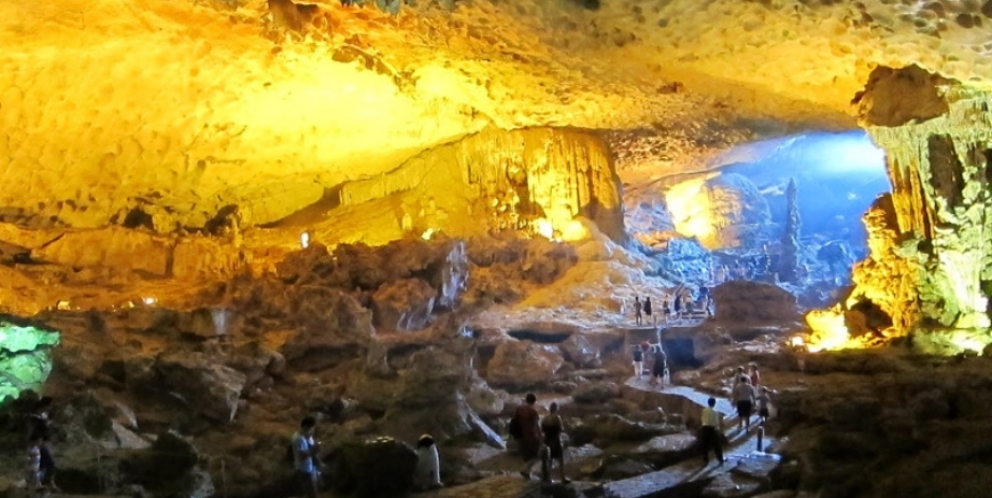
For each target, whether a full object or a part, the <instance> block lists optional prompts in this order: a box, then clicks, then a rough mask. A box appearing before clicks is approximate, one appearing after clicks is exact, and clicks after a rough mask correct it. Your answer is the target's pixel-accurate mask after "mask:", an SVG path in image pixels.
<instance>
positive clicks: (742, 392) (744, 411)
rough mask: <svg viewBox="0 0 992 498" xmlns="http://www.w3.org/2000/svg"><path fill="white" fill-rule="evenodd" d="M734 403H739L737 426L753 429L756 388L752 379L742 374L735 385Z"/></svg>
mask: <svg viewBox="0 0 992 498" xmlns="http://www.w3.org/2000/svg"><path fill="white" fill-rule="evenodd" d="M733 395H734V404H735V405H737V428H738V429H741V428H744V430H745V431H748V430H751V410H752V408H753V407H754V388H752V387H751V379H750V378H748V377H747V376H746V375H744V376H741V379H740V382H739V383H738V384H737V385H736V386H734V391H733Z"/></svg>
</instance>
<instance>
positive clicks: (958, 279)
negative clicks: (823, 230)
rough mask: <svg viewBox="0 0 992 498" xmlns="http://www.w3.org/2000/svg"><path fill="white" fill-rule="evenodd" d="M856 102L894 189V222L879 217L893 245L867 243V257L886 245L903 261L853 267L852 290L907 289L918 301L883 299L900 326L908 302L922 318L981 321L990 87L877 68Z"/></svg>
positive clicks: (976, 324)
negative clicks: (881, 267)
mask: <svg viewBox="0 0 992 498" xmlns="http://www.w3.org/2000/svg"><path fill="white" fill-rule="evenodd" d="M856 101H857V102H858V103H859V104H860V112H861V119H862V124H863V125H864V126H865V127H866V128H867V130H868V132H869V133H870V134H871V136H872V139H873V140H874V141H875V142H876V143H877V144H878V145H880V146H881V147H883V148H884V149H885V151H886V154H887V160H888V169H889V175H890V179H891V181H892V187H893V190H892V203H891V208H888V209H890V210H891V212H890V213H888V215H890V216H892V217H893V221H894V223H886V224H888V225H894V226H892V227H891V229H892V230H893V232H894V233H893V235H892V236H891V237H889V238H891V239H893V240H892V244H893V247H891V248H890V247H885V248H881V249H880V248H879V247H872V254H873V256H872V257H873V258H876V259H881V257H883V256H882V255H881V254H877V253H878V252H879V251H883V252H888V253H889V254H888V255H887V257H888V258H889V259H900V258H901V259H902V260H903V263H904V264H895V265H892V266H891V268H890V270H888V271H886V272H877V271H876V272H875V273H873V274H871V275H869V274H867V273H864V272H863V270H864V268H865V266H864V265H859V268H860V270H859V268H856V269H855V277H854V278H855V282H857V283H858V287H857V288H856V290H855V295H857V294H858V293H859V290H858V289H861V291H863V292H862V293H866V294H867V293H870V292H872V290H871V289H874V291H875V292H881V293H883V294H886V295H890V296H891V295H894V291H893V290H892V289H899V288H907V287H912V288H915V289H917V292H918V296H917V297H916V298H915V299H912V298H911V297H910V296H903V298H902V299H899V300H888V301H889V302H888V303H887V307H888V308H889V309H887V310H886V311H887V312H888V313H889V314H890V316H902V317H903V320H902V321H903V323H897V325H900V326H902V327H911V326H913V325H915V324H914V323H912V322H913V321H914V319H912V318H910V317H912V316H914V313H912V312H909V311H908V310H912V309H913V308H918V310H919V314H918V320H915V321H917V322H918V323H917V324H920V325H924V326H937V327H953V328H958V329H976V328H986V327H988V326H989V313H988V306H989V304H988V298H989V292H990V290H992V285H990V284H992V246H990V243H989V235H990V234H992V206H990V201H992V198H990V195H992V193H990V190H989V189H990V186H992V185H990V181H992V164H990V163H992V114H990V113H989V106H990V103H992V94H990V93H989V92H988V91H986V90H982V89H978V88H975V87H971V86H968V85H966V84H961V83H958V82H955V81H951V80H947V79H944V78H942V77H940V76H937V75H933V74H930V73H927V72H926V71H924V70H922V69H919V68H917V67H915V66H910V67H907V68H903V69H898V70H893V69H888V68H879V69H877V70H876V71H875V72H874V73H873V74H872V77H871V79H870V80H869V82H868V85H867V86H866V90H865V92H864V93H863V94H861V95H859V97H858V99H856ZM876 208H877V209H882V210H883V211H884V210H885V209H886V208H885V207H884V206H880V205H876ZM876 216H883V217H884V215H881V214H876ZM871 230H872V227H871V226H869V231H871ZM869 243H870V244H871V243H872V239H871V238H870V239H869ZM859 271H861V272H862V275H860V276H859Z"/></svg>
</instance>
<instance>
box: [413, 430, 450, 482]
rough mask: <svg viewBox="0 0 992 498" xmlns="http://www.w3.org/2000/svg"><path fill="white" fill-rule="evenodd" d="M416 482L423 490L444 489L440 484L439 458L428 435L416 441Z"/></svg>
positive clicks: (432, 440) (435, 447)
mask: <svg viewBox="0 0 992 498" xmlns="http://www.w3.org/2000/svg"><path fill="white" fill-rule="evenodd" d="M417 481H418V484H420V487H422V488H425V489H436V488H440V487H444V484H442V483H441V458H440V456H439V455H438V453H437V445H436V444H434V438H433V437H431V435H430V434H424V435H422V436H420V438H419V439H417Z"/></svg>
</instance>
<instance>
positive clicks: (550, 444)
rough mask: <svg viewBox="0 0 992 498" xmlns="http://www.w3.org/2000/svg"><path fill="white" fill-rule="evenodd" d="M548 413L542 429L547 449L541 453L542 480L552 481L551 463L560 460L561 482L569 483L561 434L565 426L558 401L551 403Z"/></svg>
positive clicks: (542, 421)
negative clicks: (559, 413)
mask: <svg viewBox="0 0 992 498" xmlns="http://www.w3.org/2000/svg"><path fill="white" fill-rule="evenodd" d="M548 412H550V413H548V414H547V415H545V416H544V418H543V419H541V431H542V432H544V448H545V451H544V452H543V454H542V455H541V456H542V458H541V480H542V481H544V482H550V480H551V475H550V474H551V464H552V463H554V462H555V461H557V462H558V471H559V472H560V473H561V483H562V484H568V483H569V482H571V481H569V480H568V478H567V477H565V447H564V446H563V445H562V442H561V435H562V433H563V432H565V426H564V424H563V423H562V421H561V416H560V415H558V403H551V405H549V406H548Z"/></svg>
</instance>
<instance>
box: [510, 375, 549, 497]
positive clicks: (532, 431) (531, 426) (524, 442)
mask: <svg viewBox="0 0 992 498" xmlns="http://www.w3.org/2000/svg"><path fill="white" fill-rule="evenodd" d="M525 401H526V403H524V404H522V405H520V406H518V407H517V409H516V411H514V412H513V421H512V422H511V423H512V424H516V425H517V427H519V438H518V439H519V444H520V446H519V448H520V456H522V457H523V459H524V462H525V463H524V467H523V468H522V469H520V475H521V476H523V477H524V478H525V479H530V469H531V468H532V467H533V466H534V463H535V462H537V460H538V457H539V456H540V454H541V444H542V439H544V434H543V433H542V432H541V415H540V414H539V413H537V408H536V407H535V406H534V405H535V404H536V403H537V396H535V395H534V394H533V393H528V394H527V397H526V398H525Z"/></svg>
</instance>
